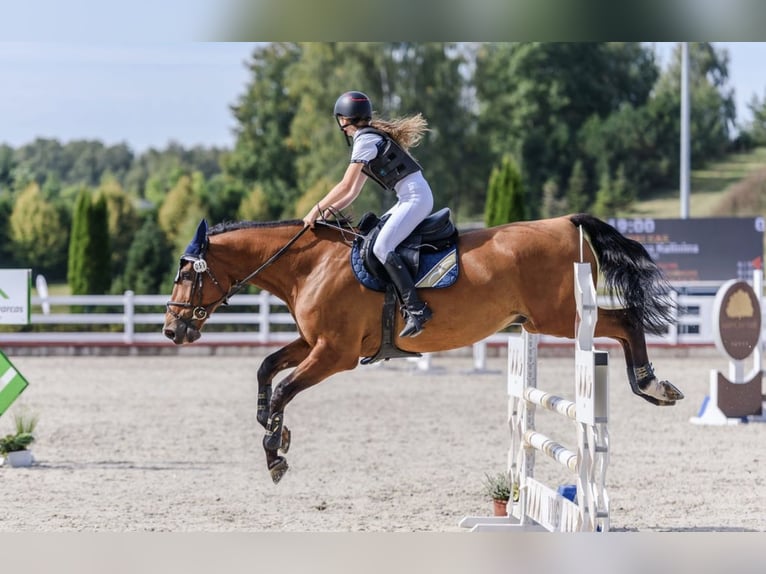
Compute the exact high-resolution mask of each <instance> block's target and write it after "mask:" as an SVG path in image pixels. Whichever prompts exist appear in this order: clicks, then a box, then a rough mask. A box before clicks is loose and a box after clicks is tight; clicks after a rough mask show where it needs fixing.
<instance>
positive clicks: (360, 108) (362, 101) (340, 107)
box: [333, 92, 372, 145]
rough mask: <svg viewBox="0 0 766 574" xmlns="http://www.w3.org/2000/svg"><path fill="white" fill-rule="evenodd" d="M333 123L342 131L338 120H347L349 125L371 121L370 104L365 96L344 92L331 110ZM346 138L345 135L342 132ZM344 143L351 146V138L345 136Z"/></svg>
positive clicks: (358, 93)
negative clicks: (333, 118)
mask: <svg viewBox="0 0 766 574" xmlns="http://www.w3.org/2000/svg"><path fill="white" fill-rule="evenodd" d="M333 115H334V116H335V121H336V122H338V127H339V128H340V129H341V131H343V126H341V123H340V118H341V117H344V118H349V119H350V120H351V125H354V126H355V125H357V124H358V123H359V122H360V121H369V120H371V119H372V102H371V101H370V98H368V97H367V94H365V93H363V92H346V93H345V94H342V95H341V96H340V97H339V98H338V99H337V100H336V101H335V108H334V110H333ZM343 135H344V136H346V133H345V132H343ZM346 143H347V144H348V145H351V138H349V137H348V136H346Z"/></svg>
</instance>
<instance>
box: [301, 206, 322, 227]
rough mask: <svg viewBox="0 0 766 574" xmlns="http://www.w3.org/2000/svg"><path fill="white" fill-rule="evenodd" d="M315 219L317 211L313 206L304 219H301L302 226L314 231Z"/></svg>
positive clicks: (317, 214)
mask: <svg viewBox="0 0 766 574" xmlns="http://www.w3.org/2000/svg"><path fill="white" fill-rule="evenodd" d="M317 219H319V209H318V208H317V207H316V206H314V207H312V208H311V211H309V212H308V214H307V215H306V217H304V218H303V225H304V226H306V227H310V228H311V229H314V224H315V223H316V220H317Z"/></svg>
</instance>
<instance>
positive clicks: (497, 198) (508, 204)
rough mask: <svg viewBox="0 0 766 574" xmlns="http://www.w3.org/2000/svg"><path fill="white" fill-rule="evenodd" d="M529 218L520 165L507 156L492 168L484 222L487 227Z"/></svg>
mask: <svg viewBox="0 0 766 574" xmlns="http://www.w3.org/2000/svg"><path fill="white" fill-rule="evenodd" d="M525 219H527V210H526V202H525V199H524V188H523V185H522V177H521V172H520V171H519V168H518V165H517V164H516V162H515V161H514V160H513V158H511V157H510V156H505V157H504V158H503V161H502V163H501V164H500V166H499V167H496V168H495V169H493V170H492V174H491V176H490V179H489V187H488V191H487V202H486V206H485V211H484V223H485V225H486V226H487V227H493V226H495V225H501V224H503V223H509V222H512V221H522V220H525Z"/></svg>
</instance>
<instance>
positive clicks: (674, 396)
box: [639, 378, 684, 407]
mask: <svg viewBox="0 0 766 574" xmlns="http://www.w3.org/2000/svg"><path fill="white" fill-rule="evenodd" d="M639 390H640V396H641V397H642V398H644V399H646V400H647V401H649V402H650V403H652V404H654V405H658V406H661V407H669V406H673V405H674V404H676V401H680V400H681V399H683V398H684V394H683V393H682V392H681V391H680V390H679V389H678V388H677V387H676V386H675V385H673V384H672V383H670V382H668V381H658V380H657V379H656V378H654V379H652V380H651V381H649V383H648V384H647V385H646V386H645V387H643V388H640V389H639Z"/></svg>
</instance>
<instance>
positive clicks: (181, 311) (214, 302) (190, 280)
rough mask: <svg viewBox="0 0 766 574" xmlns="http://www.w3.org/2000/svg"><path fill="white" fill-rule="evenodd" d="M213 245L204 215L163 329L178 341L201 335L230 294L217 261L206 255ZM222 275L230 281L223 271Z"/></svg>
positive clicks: (186, 255) (182, 265)
mask: <svg viewBox="0 0 766 574" xmlns="http://www.w3.org/2000/svg"><path fill="white" fill-rule="evenodd" d="M209 246H210V244H209V242H208V238H207V222H206V221H205V220H204V219H203V220H202V221H201V222H200V224H199V226H198V227H197V232H196V234H195V236H194V239H193V240H192V241H191V243H189V245H188V247H187V248H186V251H184V254H183V255H181V261H180V262H179V265H178V273H177V274H176V278H175V281H174V282H173V292H172V293H171V295H170V301H168V303H167V311H166V312H165V325H164V326H163V327H162V333H163V334H164V335H165V336H166V337H167V338H168V339H170V340H171V341H173V342H174V343H175V344H176V345H181V344H183V343H193V342H194V341H196V340H197V339H199V338H200V336H201V333H200V330H201V329H202V326H203V325H204V324H205V321H207V319H208V317H210V315H211V314H212V313H213V311H215V310H216V309H217V308H218V307H219V306H220V305H221V304H223V303H225V302H226V299H227V297H228V285H223V284H222V283H221V282H219V280H218V278H217V277H216V270H215V269H214V268H213V267H214V263H213V262H209V261H208V259H206V257H207V255H208V247H209ZM218 275H219V276H220V277H221V278H223V279H226V281H228V279H227V278H225V277H224V276H223V274H221V273H219V274H218Z"/></svg>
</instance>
